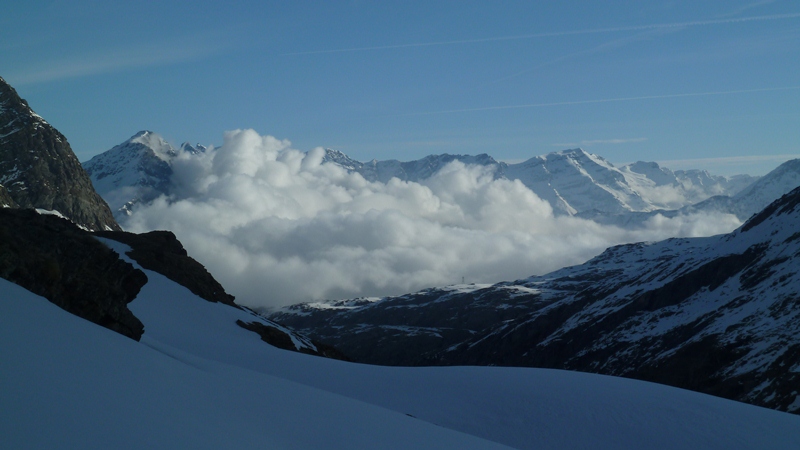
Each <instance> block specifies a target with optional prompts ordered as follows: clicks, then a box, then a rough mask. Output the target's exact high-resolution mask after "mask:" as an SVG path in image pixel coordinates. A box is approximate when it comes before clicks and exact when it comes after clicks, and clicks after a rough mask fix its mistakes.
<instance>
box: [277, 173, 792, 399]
mask: <svg viewBox="0 0 800 450" xmlns="http://www.w3.org/2000/svg"><path fill="white" fill-rule="evenodd" d="M798 230H800V188H797V189H795V190H794V191H792V192H790V193H789V194H786V195H785V196H783V197H782V198H781V199H779V200H777V201H775V202H774V203H772V204H771V205H769V206H768V207H767V208H766V209H764V210H763V211H762V212H761V213H759V214H757V215H755V216H754V217H753V218H751V219H750V221H748V222H747V223H745V224H744V225H743V226H742V227H741V228H740V229H738V230H736V231H734V232H733V233H731V234H728V235H723V236H714V237H710V238H699V239H670V240H667V241H663V242H659V243H650V244H644V243H641V244H630V245H623V246H618V247H612V248H610V249H608V250H606V251H605V252H604V253H603V254H601V255H600V256H597V257H596V258H594V259H592V260H591V261H589V262H587V263H585V264H583V265H580V266H575V267H568V268H565V269H561V270H559V271H556V272H553V273H551V274H548V275H544V276H539V277H531V278H529V279H525V280H518V281H515V282H507V283H499V284H496V285H493V286H467V285H460V286H452V287H448V288H438V289H430V290H427V291H422V292H419V293H416V294H408V295H404V296H400V297H392V298H385V299H381V300H379V301H366V300H353V301H337V302H328V304H327V305H326V307H325V308H318V307H316V306H314V305H304V304H301V305H295V306H292V307H288V308H284V309H283V310H280V311H278V312H276V313H274V314H272V315H271V316H270V318H271V319H272V320H275V321H277V322H279V323H281V324H286V325H287V326H290V327H292V328H294V329H296V330H298V331H299V332H301V333H303V334H305V335H307V336H310V337H311V338H313V339H316V340H319V341H322V342H325V343H328V344H331V345H334V346H336V347H337V348H339V349H341V350H342V351H343V352H344V353H346V354H348V355H349V356H351V357H352V358H354V359H355V360H356V361H358V362H367V363H378V364H389V365H502V366H527V367H546V368H558V369H568V370H579V371H585V372H594V373H601V374H607V375H615V376H624V377H630V378H636V379H641V380H647V381H654V382H658V383H663V384H668V385H672V386H677V387H681V388H685V389H691V390H696V391H700V392H705V393H708V394H712V395H718V396H722V397H726V398H730V399H734V400H740V401H744V402H747V403H752V404H756V405H760V406H765V407H768V408H774V409H779V410H783V411H788V412H793V413H800V392H798V391H800V390H799V389H798V382H800V273H798V267H800V231H798Z"/></svg>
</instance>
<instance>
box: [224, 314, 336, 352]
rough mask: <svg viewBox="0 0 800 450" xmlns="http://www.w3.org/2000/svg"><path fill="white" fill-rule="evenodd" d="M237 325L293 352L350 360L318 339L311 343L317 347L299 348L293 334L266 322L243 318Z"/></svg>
mask: <svg viewBox="0 0 800 450" xmlns="http://www.w3.org/2000/svg"><path fill="white" fill-rule="evenodd" d="M236 325H239V326H240V327H242V328H244V329H245V330H250V331H252V332H254V333H256V334H258V335H259V336H261V340H262V341H264V342H266V343H267V344H269V345H272V346H275V347H278V348H281V349H284V350H291V351H293V352H300V353H305V354H307V355H314V356H324V357H326V358H333V359H339V360H342V361H350V358H348V357H347V356H345V355H344V354H343V353H342V352H340V351H339V350H337V349H335V348H334V347H332V346H330V345H326V344H322V343H319V342H316V341H311V344H312V345H313V347H315V348H310V347H306V346H301V347H300V348H299V349H298V348H297V347H296V346H295V344H294V341H293V340H292V338H291V336H289V334H287V333H286V332H285V331H282V330H280V329H278V328H277V327H274V326H269V325H266V324H264V323H261V322H256V321H253V322H244V321H241V320H237V321H236ZM302 339H307V338H302Z"/></svg>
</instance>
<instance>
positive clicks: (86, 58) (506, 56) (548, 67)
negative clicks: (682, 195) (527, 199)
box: [0, 0, 800, 174]
mask: <svg viewBox="0 0 800 450" xmlns="http://www.w3.org/2000/svg"><path fill="white" fill-rule="evenodd" d="M13 3H14V4H12V5H6V6H4V12H3V15H2V16H0V55H2V57H1V58H0V76H2V77H4V78H5V79H6V81H8V82H9V83H11V84H12V86H14V87H15V88H16V89H17V90H18V92H19V93H20V95H21V96H22V97H23V98H26V99H27V100H28V101H29V103H30V104H31V106H32V107H33V108H34V110H35V111H36V112H38V113H39V114H41V115H42V116H43V117H45V118H46V119H47V120H48V121H49V122H50V123H52V124H53V125H54V126H56V127H57V128H58V129H59V130H60V131H61V132H62V133H64V134H65V135H66V136H67V138H68V139H69V140H70V143H71V144H72V147H73V150H75V152H76V153H77V154H78V157H79V158H80V159H81V160H87V159H89V158H90V157H91V156H93V155H95V154H97V153H100V152H102V151H105V150H107V149H109V148H111V147H112V146H114V145H116V144H118V143H120V142H122V141H124V140H125V139H127V138H128V137H130V136H131V135H133V134H134V133H136V132H137V131H139V130H142V129H150V130H153V131H156V132H158V133H161V134H162V135H164V136H165V137H166V138H167V139H168V140H170V141H171V142H173V143H176V144H179V143H180V142H183V141H187V140H188V141H191V142H199V143H202V144H219V143H221V141H222V134H223V132H224V131H225V130H231V129H237V128H253V129H255V130H256V131H258V132H259V133H261V134H271V135H273V136H276V137H278V138H281V139H284V138H285V139H289V140H291V141H292V143H293V146H294V147H295V148H298V149H301V150H309V149H311V148H313V147H316V146H325V147H332V148H336V149H338V150H342V151H344V152H345V153H347V154H349V155H350V156H352V157H354V158H356V159H359V160H369V159H372V158H377V159H399V160H410V159H416V158H419V157H422V156H425V155H427V154H431V153H468V154H477V153H489V154H491V155H493V156H494V157H495V158H498V159H504V160H510V161H515V160H523V159H527V158H529V157H531V156H535V155H539V154H544V153H548V152H551V151H556V150H561V149H564V148H571V147H582V148H584V149H586V150H588V151H590V152H592V153H597V154H599V155H602V156H604V157H605V158H606V159H608V160H610V161H612V162H614V163H624V162H632V161H636V160H648V161H665V162H666V163H665V164H666V165H667V166H668V167H671V168H675V169H678V168H689V167H697V168H707V169H709V170H711V171H712V172H715V173H721V174H729V173H737V172H747V173H752V174H761V173H765V172H766V171H768V170H770V169H772V168H774V167H775V166H777V165H778V164H779V163H780V162H782V161H784V160H786V159H789V158H792V157H800V144H798V142H800V76H799V75H798V74H800V4H798V3H797V2H794V1H788V0H784V1H781V0H776V1H752V0H751V1H685V2H684V1H670V2H657V1H653V2H638V1H631V2H599V1H598V2H591V1H580V2H569V1H552V2H550V1H536V2H534V1H521V2H487V1H485V2H471V1H452V2H448V1H437V2H431V1H421V2H416V1H402V2H399V1H398V2H390V1H374V2H369V1H336V2H334V1H302V0H299V1H287V2H269V1H253V2H247V1H231V2H208V1H192V2H188V1H187V2H175V1H160V2H130V1H124V2H115V1H50V2H48V1H34V0H28V1H24V2H22V1H16V2H13Z"/></svg>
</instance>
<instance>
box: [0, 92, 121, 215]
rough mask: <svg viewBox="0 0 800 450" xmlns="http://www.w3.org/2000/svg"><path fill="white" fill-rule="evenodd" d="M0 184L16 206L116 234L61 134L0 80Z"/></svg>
mask: <svg viewBox="0 0 800 450" xmlns="http://www.w3.org/2000/svg"><path fill="white" fill-rule="evenodd" d="M0 185H3V186H5V189H6V190H7V191H8V194H9V196H10V197H11V198H12V199H13V200H14V202H15V203H16V204H17V206H18V207H20V208H40V209H45V210H50V211H52V210H55V211H58V212H59V213H61V214H63V215H64V216H65V217H67V218H68V219H69V220H71V221H73V222H74V223H76V224H78V225H80V226H82V227H84V228H87V229H89V230H105V229H109V230H120V227H119V225H117V222H116V221H115V220H114V218H113V216H112V214H111V210H110V209H109V208H108V205H107V204H106V202H105V201H104V200H103V199H102V198H101V197H100V196H99V195H98V194H97V193H96V192H95V191H94V188H93V187H92V182H91V180H90V179H89V176H88V175H87V174H86V172H85V171H84V170H83V167H82V166H81V164H80V162H79V161H78V158H77V157H76V156H75V154H74V153H73V152H72V149H71V148H70V146H69V143H68V142H67V139H66V138H65V137H64V135H62V134H61V133H59V132H58V130H56V129H55V128H53V127H52V126H51V125H50V124H49V123H47V122H46V121H45V120H44V119H42V118H41V117H40V116H39V115H37V114H36V113H34V112H33V111H32V110H31V108H30V107H29V106H28V103H27V102H26V101H25V100H23V99H21V98H20V97H19V95H18V94H17V92H16V91H15V90H14V88H12V87H11V86H9V85H8V84H7V83H6V82H5V80H3V79H2V78H0Z"/></svg>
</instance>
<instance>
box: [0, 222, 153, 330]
mask: <svg viewBox="0 0 800 450" xmlns="http://www.w3.org/2000/svg"><path fill="white" fill-rule="evenodd" d="M0 277H3V278H5V279H7V280H9V281H11V282H13V283H16V284H18V285H20V286H22V287H24V288H25V289H28V290H29V291H31V292H33V293H35V294H37V295H41V296H42V297H44V298H46V299H48V300H50V301H51V302H53V303H54V304H56V305H58V306H59V307H61V308H63V309H65V310H66V311H69V312H70V313H72V314H75V315H77V316H79V317H82V318H84V319H86V320H89V321H91V322H94V323H96V324H98V325H102V326H104V327H106V328H108V329H111V330H113V331H116V332H118V333H121V334H123V335H125V336H128V337H130V338H132V339H136V340H139V338H141V336H142V333H143V331H144V326H143V325H142V323H141V322H140V321H139V319H137V318H136V317H135V316H134V315H133V314H132V313H131V311H130V310H128V307H127V304H128V303H129V302H130V301H132V300H133V299H134V298H136V295H137V294H138V293H139V290H140V289H141V288H142V286H144V285H145V283H147V276H145V274H144V273H143V272H142V271H141V270H138V269H135V268H134V267H133V266H132V265H131V264H129V263H127V262H125V261H122V260H121V259H119V256H118V255H117V254H116V253H115V252H114V251H112V250H111V249H109V248H108V247H106V246H105V245H103V244H102V243H101V242H100V241H98V240H97V239H95V238H94V237H92V236H91V234H89V233H87V232H85V231H84V230H81V229H80V228H78V227H76V226H75V225H74V224H72V223H71V222H69V221H67V220H64V219H61V218H58V217H55V216H52V215H40V214H37V213H36V212H35V211H32V210H18V209H8V208H6V209H0Z"/></svg>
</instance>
